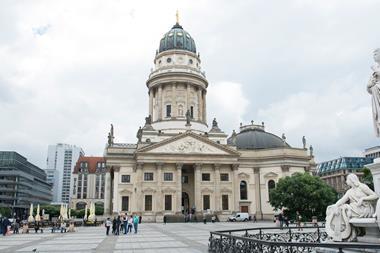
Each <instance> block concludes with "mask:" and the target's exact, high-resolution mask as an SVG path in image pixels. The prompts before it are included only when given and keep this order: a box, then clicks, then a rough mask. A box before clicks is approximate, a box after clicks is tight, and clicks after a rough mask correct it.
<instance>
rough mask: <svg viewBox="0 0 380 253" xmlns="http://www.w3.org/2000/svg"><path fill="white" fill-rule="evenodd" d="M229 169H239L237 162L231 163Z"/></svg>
mask: <svg viewBox="0 0 380 253" xmlns="http://www.w3.org/2000/svg"><path fill="white" fill-rule="evenodd" d="M231 169H232V170H238V169H239V164H237V163H234V164H231Z"/></svg>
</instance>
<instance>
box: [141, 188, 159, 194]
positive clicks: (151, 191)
mask: <svg viewBox="0 0 380 253" xmlns="http://www.w3.org/2000/svg"><path fill="white" fill-rule="evenodd" d="M141 192H142V193H155V192H156V190H155V189H153V188H151V187H148V188H144V189H142V191H141Z"/></svg>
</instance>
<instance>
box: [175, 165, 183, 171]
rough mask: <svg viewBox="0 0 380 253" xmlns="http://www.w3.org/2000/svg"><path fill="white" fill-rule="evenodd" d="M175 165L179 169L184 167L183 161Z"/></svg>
mask: <svg viewBox="0 0 380 253" xmlns="http://www.w3.org/2000/svg"><path fill="white" fill-rule="evenodd" d="M175 167H176V169H177V170H181V169H182V167H183V163H176V164H175Z"/></svg>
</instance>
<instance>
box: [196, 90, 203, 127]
mask: <svg viewBox="0 0 380 253" xmlns="http://www.w3.org/2000/svg"><path fill="white" fill-rule="evenodd" d="M197 95H198V121H202V118H203V117H202V111H203V110H202V109H203V103H202V89H201V88H198V92H197Z"/></svg>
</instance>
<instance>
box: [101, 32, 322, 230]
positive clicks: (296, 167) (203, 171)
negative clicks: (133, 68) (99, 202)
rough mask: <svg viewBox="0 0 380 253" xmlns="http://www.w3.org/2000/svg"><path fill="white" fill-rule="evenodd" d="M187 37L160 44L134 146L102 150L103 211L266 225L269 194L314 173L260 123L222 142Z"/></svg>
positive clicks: (300, 152) (300, 153) (171, 36)
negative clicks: (235, 217) (246, 219)
mask: <svg viewBox="0 0 380 253" xmlns="http://www.w3.org/2000/svg"><path fill="white" fill-rule="evenodd" d="M181 36H186V37H187V39H186V38H183V37H181ZM190 38H191V37H190V35H189V34H188V33H187V32H186V31H184V30H183V28H182V27H181V26H180V25H179V24H176V25H175V26H174V27H173V28H172V29H171V30H170V31H169V32H168V33H167V34H165V36H164V38H162V39H161V44H160V51H159V52H157V54H156V57H155V60H154V63H155V69H154V70H153V71H152V73H151V74H150V76H149V79H148V81H147V87H148V89H149V113H150V116H149V117H147V118H146V122H145V126H144V127H142V128H141V130H139V132H138V142H137V144H121V143H111V144H109V145H107V147H106V150H105V159H106V165H107V174H106V187H105V189H106V191H105V212H106V213H109V214H112V213H120V212H127V213H128V214H129V213H138V214H140V215H142V216H143V217H144V221H158V222H159V221H162V219H163V216H164V215H168V214H170V215H183V214H187V213H190V212H196V213H204V212H209V213H214V214H216V215H218V217H219V219H220V220H226V219H227V216H228V215H230V214H231V213H232V212H236V211H242V212H249V213H250V214H251V215H256V217H257V218H258V219H262V218H267V219H271V218H272V217H273V214H274V210H273V208H272V207H271V206H270V204H269V203H268V201H269V189H270V188H271V187H273V186H274V185H275V184H276V183H277V182H278V180H279V179H280V178H281V177H283V176H288V175H291V174H293V173H295V172H304V171H305V169H306V168H313V167H315V163H314V160H313V157H312V156H310V155H309V154H308V152H307V149H304V148H292V147H290V146H289V145H288V144H287V143H286V142H285V141H283V140H282V139H281V138H280V137H278V136H275V135H273V134H271V133H267V132H265V129H264V124H260V125H254V124H253V123H252V124H250V125H245V126H243V125H242V126H241V127H240V132H239V133H235V132H234V133H233V135H232V136H231V137H230V138H228V139H227V135H226V134H225V133H224V132H223V131H222V130H220V128H219V127H218V123H217V122H216V120H215V119H214V121H213V127H212V128H211V129H209V127H208V125H207V119H206V93H207V86H208V82H207V80H206V78H205V74H204V72H202V71H201V68H200V63H201V62H200V57H199V54H197V53H196V51H195V44H192V43H194V41H193V40H192V39H191V40H190ZM182 39H183V40H182ZM173 40H174V42H173ZM178 41H179V42H178ZM184 41H185V46H183V45H184V44H181V43H183V42H184ZM172 43H174V44H172ZM176 43H179V44H176ZM186 43H190V44H186ZM173 45H174V46H173ZM176 45H177V46H176ZM188 48H190V49H191V50H188ZM169 59H170V60H169ZM168 105H170V106H168ZM186 112H189V113H187V116H186ZM257 141H258V142H257Z"/></svg>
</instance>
